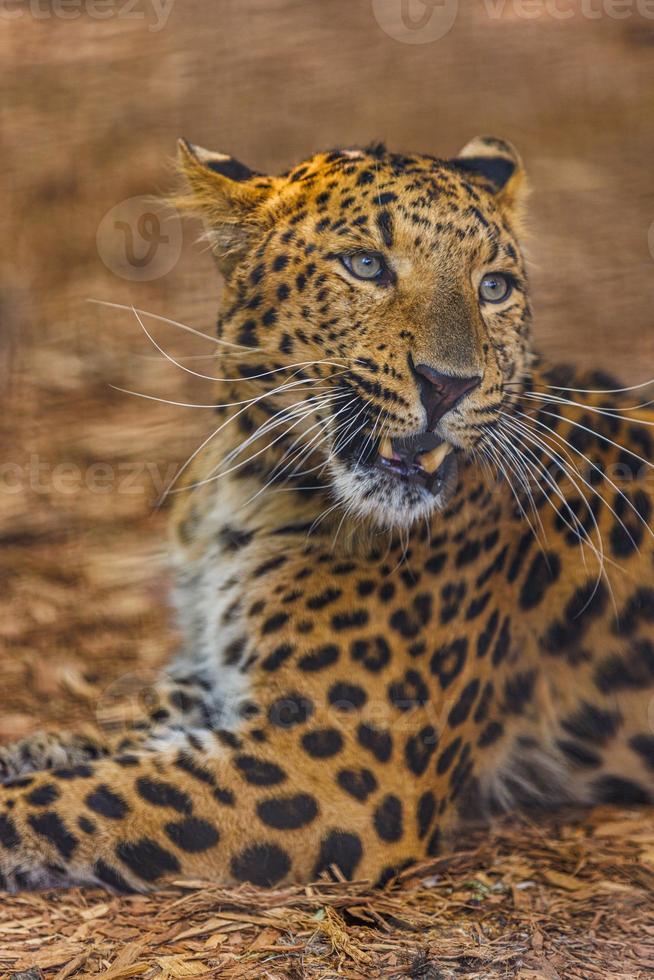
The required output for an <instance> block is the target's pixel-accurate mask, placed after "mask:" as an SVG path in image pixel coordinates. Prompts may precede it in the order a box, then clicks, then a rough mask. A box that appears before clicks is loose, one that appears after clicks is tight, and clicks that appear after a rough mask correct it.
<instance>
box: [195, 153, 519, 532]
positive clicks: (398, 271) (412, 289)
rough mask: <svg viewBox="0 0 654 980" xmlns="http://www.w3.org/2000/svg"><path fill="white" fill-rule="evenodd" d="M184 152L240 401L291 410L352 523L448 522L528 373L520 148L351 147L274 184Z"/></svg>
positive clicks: (226, 161)
mask: <svg viewBox="0 0 654 980" xmlns="http://www.w3.org/2000/svg"><path fill="white" fill-rule="evenodd" d="M180 154H181V166H182V170H183V173H184V175H185V177H186V180H187V183H188V185H189V186H190V189H191V194H190V196H189V199H188V200H189V201H190V206H191V207H192V208H193V209H194V210H196V211H200V212H201V214H202V216H203V218H204V221H205V225H206V229H207V239H208V241H209V242H210V244H211V249H212V251H213V254H214V255H215V257H216V260H217V262H218V265H219V268H220V270H221V272H222V274H223V276H224V278H225V292H224V298H223V308H222V312H221V315H220V320H219V337H220V340H221V341H222V342H223V343H224V349H225V350H226V351H229V352H230V356H229V361H228V363H229V364H230V370H231V372H232V374H234V373H235V372H236V373H237V374H238V375H239V377H240V378H242V382H243V384H242V386H241V389H242V390H243V391H244V390H245V389H246V388H247V389H248V390H249V391H252V390H253V391H254V394H252V397H253V399H255V400H256V402H257V403H259V404H261V405H263V403H264V401H265V400H268V399H269V398H270V399H273V398H277V399H279V400H280V404H283V405H284V406H285V411H287V413H291V412H292V411H293V410H294V411H295V413H296V414H295V416H292V415H291V414H288V415H287V416H286V417H287V418H291V417H294V418H295V421H294V424H293V429H294V433H293V435H294V440H295V444H296V445H297V441H298V439H299V440H300V443H302V442H303V443H304V448H305V449H306V453H305V456H304V458H303V466H304V467H305V468H306V465H307V460H309V461H310V462H314V463H315V464H316V468H320V469H321V471H322V474H323V475H324V474H325V473H326V474H328V478H329V481H330V484H331V488H332V491H333V495H334V497H335V499H336V500H337V501H339V502H340V503H342V504H343V505H345V506H346V507H348V508H349V511H350V513H352V514H353V515H355V516H360V517H363V518H368V519H370V520H372V521H373V522H375V523H376V524H379V525H381V526H386V527H388V526H408V525H410V524H412V523H413V522H414V521H416V520H418V519H422V518H424V517H425V516H428V515H430V514H431V512H432V511H434V510H435V509H442V508H443V507H444V506H445V504H446V502H447V500H448V499H449V497H450V496H451V494H452V492H453V491H454V489H455V488H456V485H457V459H460V458H462V457H467V458H469V457H471V456H474V455H475V454H476V453H477V452H478V451H479V450H480V447H481V446H482V444H483V443H484V440H485V439H486V438H487V434H488V432H489V431H492V427H493V425H494V424H496V423H497V420H498V418H499V416H500V413H501V412H502V411H503V408H505V407H506V405H507V404H508V403H510V398H511V394H510V393H511V392H513V391H515V390H516V387H515V386H516V385H519V384H520V383H521V380H522V378H523V377H524V375H525V372H526V370H527V368H528V367H529V363H530V347H529V336H530V320H531V315H530V307H529V300H528V296H527V280H526V273H525V267H524V261H523V257H522V254H521V251H520V247H519V245H518V240H517V235H518V233H519V230H520V224H521V214H522V203H523V198H524V180H523V169H522V164H521V161H520V159H519V157H518V154H517V153H516V151H515V150H514V149H513V147H512V146H510V145H509V144H508V143H506V142H504V141H502V140H498V139H491V138H478V139H475V140H473V141H472V142H471V143H469V144H468V145H467V146H465V147H464V149H463V150H462V151H461V153H460V154H459V155H458V156H457V157H455V158H453V159H437V158H435V157H432V156H425V155H418V154H412V155H402V154H397V153H391V152H389V151H388V150H386V148H385V147H383V146H381V145H379V146H372V147H368V148H366V149H356V148H355V149H340V150H334V151H332V152H329V153H318V154H316V155H315V156H313V157H311V158H309V159H308V160H306V161H304V162H303V163H301V164H300V165H299V166H297V167H294V168H293V169H292V170H290V171H288V172H287V173H284V174H282V175H281V176H274V177H271V176H266V175H262V174H258V173H255V172H253V171H251V170H250V169H248V168H247V167H245V166H244V165H243V164H241V163H239V162H238V161H236V160H235V159H234V158H233V157H230V156H228V155H225V154H221V153H213V152H209V151H207V150H203V149H200V148H199V147H195V146H192V145H190V144H188V143H185V142H182V143H181V147H180ZM234 352H240V353H241V354H242V356H239V355H238V353H237V354H235V353H234ZM280 379H283V380H284V384H280ZM273 389H276V390H275V391H274V394H273Z"/></svg>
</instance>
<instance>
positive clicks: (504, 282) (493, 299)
mask: <svg viewBox="0 0 654 980" xmlns="http://www.w3.org/2000/svg"><path fill="white" fill-rule="evenodd" d="M512 289H513V283H512V282H511V280H510V279H509V277H508V276H505V275H504V274H503V273H502V272H491V273H489V274H488V275H486V276H484V278H483V279H482V280H481V282H480V284H479V298H480V299H481V300H482V301H483V302H484V303H501V302H502V301H503V300H505V299H507V297H508V296H509V295H510V294H511V291H512Z"/></svg>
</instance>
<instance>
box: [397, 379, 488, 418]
mask: <svg viewBox="0 0 654 980" xmlns="http://www.w3.org/2000/svg"><path fill="white" fill-rule="evenodd" d="M411 366H412V368H413V373H414V374H415V376H416V380H417V382H418V387H419V389H420V400H421V401H422V404H423V405H424V406H425V411H426V413H427V428H428V429H429V430H431V429H433V428H435V426H436V425H437V424H438V422H439V421H440V420H441V419H442V418H443V416H444V415H446V414H447V412H449V411H450V410H451V409H453V408H454V406H455V405H457V404H458V403H459V402H460V401H461V399H462V398H463V397H464V395H467V394H468V393H469V392H471V391H473V390H474V389H475V388H477V387H478V386H479V384H480V383H481V377H480V376H479V375H476V376H475V377H472V378H456V377H454V376H453V375H451V374H441V373H440V371H435V370H434V368H431V367H429V365H428V364H415V365H414V364H412V365H411Z"/></svg>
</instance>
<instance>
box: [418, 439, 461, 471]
mask: <svg viewBox="0 0 654 980" xmlns="http://www.w3.org/2000/svg"><path fill="white" fill-rule="evenodd" d="M452 449H453V446H451V445H450V443H449V442H442V443H441V444H440V446H436V448H435V449H432V450H431V451H430V452H428V453H423V454H422V456H418V463H419V465H420V466H421V467H422V468H423V470H426V472H427V473H435V472H436V470H437V469H438V467H439V466H440V465H441V464H442V462H443V460H444V459H445V457H446V456H447V454H448V453H450V452H451V451H452Z"/></svg>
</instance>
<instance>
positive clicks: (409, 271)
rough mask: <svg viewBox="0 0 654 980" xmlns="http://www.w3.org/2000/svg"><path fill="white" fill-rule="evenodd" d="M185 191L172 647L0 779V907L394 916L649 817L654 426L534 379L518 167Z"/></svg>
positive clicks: (310, 173) (426, 168)
mask: <svg viewBox="0 0 654 980" xmlns="http://www.w3.org/2000/svg"><path fill="white" fill-rule="evenodd" d="M179 159H180V172H181V175H182V179H183V187H182V184H181V183H180V190H179V193H177V194H174V195H173V202H174V204H175V206H176V207H178V208H179V209H180V210H181V211H184V213H185V214H188V215H190V216H191V217H192V219H193V220H195V221H196V222H197V219H198V218H200V219H201V221H202V223H203V229H204V230H203V233H202V237H203V241H204V242H205V244H206V246H207V248H208V250H209V251H210V252H211V254H212V256H213V258H214V259H215V263H216V266H217V273H218V275H219V276H220V278H221V281H222V294H221V305H220V311H219V316H218V324H217V331H216V333H215V335H212V338H213V340H212V342H213V345H214V346H213V347H212V351H213V353H212V355H211V357H210V359H209V363H210V364H211V368H210V369H205V370H203V371H194V370H193V369H191V368H188V367H186V370H189V371H191V373H194V374H196V375H199V376H200V377H203V378H208V379H210V380H211V382H212V384H213V385H214V386H215V387H212V392H215V395H212V399H211V408H212V409H213V412H214V413H215V414H214V415H211V416H210V418H211V419H212V420H213V421H212V422H211V424H209V423H208V424H207V430H206V432H205V433H204V438H203V441H202V442H201V444H200V445H199V446H198V447H197V448H196V449H195V450H194V451H193V453H192V455H191V456H190V458H189V461H188V463H187V464H185V465H184V466H183V467H181V469H180V471H179V473H178V476H177V481H176V484H175V486H174V487H173V488H172V490H171V496H172V497H173V498H174V503H173V506H172V522H171V523H172V532H171V548H170V550H171V555H172V559H171V560H172V563H173V566H174V569H175V586H174V603H175V606H176V609H177V618H178V623H179V628H180V635H181V637H182V639H181V641H180V645H179V649H178V652H177V653H176V654H175V656H174V658H173V660H172V662H171V663H170V665H169V666H168V667H167V668H166V669H165V670H164V671H163V672H162V674H161V678H160V680H159V681H158V682H157V684H156V685H155V687H154V695H153V696H151V697H150V698H149V700H148V702H147V705H146V706H145V707H144V708H143V710H142V716H141V715H139V716H138V717H136V718H130V719H128V720H125V721H119V723H118V724H117V725H116V724H114V725H113V727H112V725H109V724H108V725H107V726H105V727H104V728H102V730H99V731H97V732H96V731H85V730H84V731H77V732H72V733H65V732H64V733H62V732H46V733H43V732H40V733H36V734H34V735H31V736H27V737H26V738H24V739H23V740H22V741H20V742H17V743H14V744H9V745H5V746H4V747H3V748H2V749H1V750H0V777H1V782H2V785H1V786H0V873H1V884H2V888H3V889H5V890H10V891H15V890H21V889H35V888H55V887H68V886H72V885H86V886H102V887H105V888H107V889H109V890H110V891H113V892H118V893H129V892H141V891H147V890H151V889H155V888H161V887H164V886H165V885H167V884H168V883H170V882H176V881H178V880H182V879H188V878H191V879H194V880H202V881H207V882H216V883H220V884H222V885H225V886H246V887H262V888H280V887H285V886H286V885H288V884H291V883H298V882H299V883H309V882H312V881H319V880H322V879H331V880H333V879H334V878H335V879H336V880H352V879H356V880H365V881H368V882H371V883H372V884H374V885H375V886H386V885H388V883H389V882H391V881H392V879H393V878H394V877H396V876H397V875H398V873H401V872H402V870H403V869H406V868H408V867H410V866H411V865H412V864H414V863H415V862H422V861H430V860H433V859H436V860H438V858H439V855H440V854H442V853H443V851H444V850H447V849H448V848H449V847H451V846H452V842H453V841H456V840H460V839H463V840H465V837H466V833H467V830H466V828H468V827H470V826H471V825H473V824H474V822H475V821H480V820H481V821H482V822H484V821H490V820H492V819H493V818H494V817H495V816H496V815H497V814H500V813H505V812H507V811H514V812H522V811H525V810H527V811H528V812H529V813H532V812H542V811H546V810H552V809H556V808H560V807H567V806H581V807H586V806H592V805H594V804H602V803H606V804H615V803H619V804H624V805H647V804H651V803H652V800H653V799H654V734H653V732H654V583H653V580H652V572H653V559H654V547H653V546H652V531H651V529H650V519H651V513H652V503H653V499H654V495H653V489H652V483H651V481H650V471H651V469H652V465H653V460H654V453H653V451H652V438H651V435H650V432H649V429H650V427H651V426H652V425H654V412H652V410H651V408H649V406H648V403H647V401H646V400H643V398H639V395H640V394H642V391H640V392H639V391H638V389H639V388H640V389H642V388H643V387H644V386H642V385H641V386H638V385H635V386H631V387H621V386H620V384H619V383H618V382H617V381H614V380H613V379H612V377H611V376H610V375H607V374H605V373H604V372H603V371H591V370H586V369H583V370H582V369H580V368H575V367H571V366H568V365H565V364H564V365H558V364H553V365H550V364H549V363H548V362H547V361H545V360H544V359H543V358H542V357H541V356H540V355H539V354H538V353H537V349H536V347H534V345H533V341H532V334H533V325H532V321H533V313H532V303H531V298H530V288H529V277H528V267H527V262H526V259H525V253H524V243H523V239H524V237H525V234H526V232H525V221H526V197H527V192H528V185H527V179H526V176H525V168H524V164H523V162H522V159H521V157H520V155H519V154H518V152H517V150H516V149H515V148H514V147H513V145H512V144H510V143H509V142H507V141H506V140H503V139H499V138H494V137H477V138H475V139H473V140H472V141H471V142H469V143H468V144H467V145H466V146H465V147H464V148H463V149H462V150H461V151H460V153H459V154H458V155H457V156H454V157H446V156H445V157H442V158H441V157H437V156H433V155H430V154H420V153H400V152H394V151H391V150H389V149H387V148H386V146H384V145H382V144H373V145H369V146H364V147H359V146H353V147H345V148H338V149H335V150H331V151H327V152H323V151H321V152H318V153H315V154H314V155H312V156H310V157H308V158H307V159H306V160H304V161H303V162H301V163H300V164H298V165H295V166H293V167H292V168H291V169H289V170H287V171H286V172H284V173H283V174H281V175H274V176H271V175H268V174H265V173H261V172H258V171H256V170H253V169H250V168H249V167H247V166H246V165H244V164H242V163H241V162H240V161H238V160H237V159H236V158H235V157H233V156H231V155H230V154H227V153H222V152H214V151H209V150H205V149H203V148H201V147H199V146H196V145H194V144H191V143H188V142H186V141H181V142H180V150H179ZM570 329H572V326H570ZM170 357H172V355H170ZM178 363H180V364H181V362H178ZM187 363H188V362H187ZM634 398H635V400H636V402H637V404H633V402H634ZM151 694H152V692H151ZM471 822H472V823H471ZM475 825H476V824H475Z"/></svg>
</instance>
